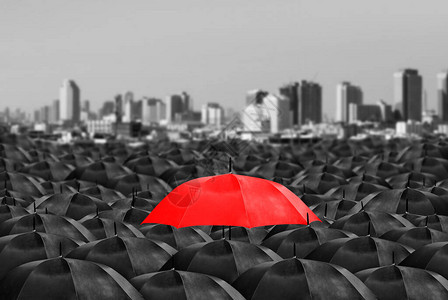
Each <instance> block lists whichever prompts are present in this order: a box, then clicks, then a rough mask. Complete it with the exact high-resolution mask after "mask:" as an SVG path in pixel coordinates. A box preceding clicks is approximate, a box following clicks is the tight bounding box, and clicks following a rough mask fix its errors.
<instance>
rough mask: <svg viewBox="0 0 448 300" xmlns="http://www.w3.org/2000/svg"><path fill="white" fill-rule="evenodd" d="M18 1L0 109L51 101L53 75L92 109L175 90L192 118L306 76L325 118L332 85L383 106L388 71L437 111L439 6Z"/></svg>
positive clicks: (4, 13)
mask: <svg viewBox="0 0 448 300" xmlns="http://www.w3.org/2000/svg"><path fill="white" fill-rule="evenodd" d="M25 2H27V5H22V4H23V3H21V4H20V5H19V4H16V3H15V2H14V1H3V2H2V3H1V4H0V5H1V10H0V14H1V15H0V17H1V18H0V25H1V26H0V28H1V29H0V30H1V33H2V37H3V39H4V41H5V44H6V45H8V47H5V49H2V51H3V55H2V56H1V57H0V65H1V66H2V74H1V75H0V97H1V98H2V103H1V104H2V107H0V109H3V108H4V106H6V105H8V106H10V107H11V109H15V108H17V107H23V108H25V107H30V106H32V108H34V109H36V108H38V107H41V106H42V105H45V103H48V101H51V100H53V99H54V98H56V97H57V93H55V90H54V87H55V86H57V85H59V82H60V80H61V79H62V78H73V79H74V80H76V82H77V83H78V84H79V85H80V86H81V87H82V89H83V100H84V99H89V100H91V103H92V109H94V110H96V109H97V108H99V107H100V105H101V103H102V102H103V101H105V100H111V97H112V96H113V95H114V94H115V93H117V92H120V91H123V90H131V91H133V92H134V94H135V98H142V97H143V96H150V97H156V98H164V97H165V96H166V95H169V94H171V93H173V92H175V91H179V90H185V91H187V92H189V93H190V94H191V95H192V96H193V98H194V99H195V101H196V102H197V103H196V107H195V108H196V109H198V108H199V107H201V105H202V104H204V103H206V102H218V103H220V104H222V105H223V106H226V107H234V108H236V109H241V108H242V105H241V103H242V102H243V101H242V99H243V98H244V95H245V92H246V91H247V90H250V89H257V88H260V89H265V90H269V91H275V90H277V88H278V86H281V85H282V84H285V83H288V82H293V81H296V80H300V79H302V78H306V79H308V80H311V81H314V82H318V83H320V84H321V85H322V87H323V90H322V91H323V95H322V99H323V100H322V101H323V113H324V114H327V115H328V116H330V117H331V116H332V115H333V114H331V112H332V111H334V109H335V101H333V100H335V95H334V92H333V91H334V89H333V87H334V86H335V85H336V84H337V83H338V82H341V81H351V82H356V84H357V85H360V86H362V87H363V90H364V94H365V95H366V99H365V103H376V102H377V101H378V100H379V99H384V100H385V101H387V102H388V103H392V102H393V79H392V78H391V77H392V76H391V74H392V73H393V72H395V71H396V70H397V69H401V68H415V69H418V70H419V72H420V74H421V75H422V76H423V77H424V78H425V80H424V87H423V88H424V89H425V90H427V91H428V106H429V107H430V108H436V107H437V89H436V86H437V82H436V74H437V73H438V72H440V71H441V70H443V69H445V68H446V67H447V62H446V55H445V53H447V52H448V51H447V50H448V43H447V42H445V41H444V40H443V38H441V37H443V36H444V33H445V31H446V30H445V28H446V27H447V26H446V25H447V23H448V18H446V16H447V12H448V3H446V2H444V1H432V2H431V5H428V4H424V3H421V2H420V1H415V0H414V1H404V0H398V1H394V2H392V3H391V2H390V1H389V2H388V1H376V2H375V3H359V1H354V0H350V1H348V0H345V1H342V2H337V3H335V2H334V1H328V0H327V1H320V2H319V3H315V2H313V1H296V0H285V1H282V3H281V4H279V3H274V2H272V1H267V0H260V1H257V3H240V2H237V1H233V0H229V1H225V2H221V3H210V2H209V1H204V0H196V1H194V4H190V3H184V2H182V1H170V2H169V3H167V2H162V1H151V3H146V2H144V1H135V2H134V3H133V5H132V6H129V5H125V4H124V3H121V2H118V1H110V2H109V3H108V5H107V6H104V5H100V4H99V3H93V2H87V1H85V2H82V3H81V4H79V3H76V4H74V3H70V2H65V1H61V2H58V1H45V2H42V1H25ZM62 2H63V3H62ZM98 15H108V19H111V20H114V22H102V21H101V18H97V16H98ZM168 20H170V21H169V22H168ZM172 20H176V22H171V21H172ZM229 20H232V21H231V22H229ZM179 24H182V26H179ZM353 24H356V26H353ZM187 45H188V47H187ZM24 83H25V85H26V86H27V89H23V88H21V87H22V86H23V85H24ZM30 104H31V105H30ZM28 112H30V111H28Z"/></svg>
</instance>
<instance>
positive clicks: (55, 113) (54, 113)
mask: <svg viewBox="0 0 448 300" xmlns="http://www.w3.org/2000/svg"><path fill="white" fill-rule="evenodd" d="M59 105H60V102H59V99H56V100H54V101H53V103H52V104H51V108H50V120H49V122H50V123H52V124H55V123H58V122H59Z"/></svg>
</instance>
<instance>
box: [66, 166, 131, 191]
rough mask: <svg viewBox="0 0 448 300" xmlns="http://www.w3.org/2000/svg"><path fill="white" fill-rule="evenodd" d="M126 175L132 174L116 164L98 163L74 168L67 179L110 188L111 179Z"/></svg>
mask: <svg viewBox="0 0 448 300" xmlns="http://www.w3.org/2000/svg"><path fill="white" fill-rule="evenodd" d="M128 174H132V171H131V170H129V169H128V168H126V167H124V166H122V165H120V164H118V163H113V162H103V161H98V162H94V163H92V164H90V165H87V166H85V167H78V168H76V169H75V170H74V171H73V172H72V173H70V175H68V177H67V179H80V180H85V181H90V182H95V183H97V184H101V185H103V186H105V187H111V181H112V179H116V178H117V177H120V176H124V175H128Z"/></svg>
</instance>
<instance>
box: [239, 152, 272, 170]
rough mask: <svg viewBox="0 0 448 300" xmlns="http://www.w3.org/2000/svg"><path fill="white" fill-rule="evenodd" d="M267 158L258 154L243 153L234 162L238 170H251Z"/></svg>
mask: <svg viewBox="0 0 448 300" xmlns="http://www.w3.org/2000/svg"><path fill="white" fill-rule="evenodd" d="M265 162H266V159H264V158H262V157H261V156H259V155H256V154H241V155H238V157H237V158H236V159H235V161H234V162H233V168H234V169H235V170H236V171H250V170H252V169H253V168H255V167H257V166H259V165H260V164H262V163H265Z"/></svg>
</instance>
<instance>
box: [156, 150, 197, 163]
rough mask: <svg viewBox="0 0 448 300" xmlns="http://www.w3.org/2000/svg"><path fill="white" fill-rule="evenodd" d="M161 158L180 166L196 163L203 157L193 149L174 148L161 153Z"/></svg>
mask: <svg viewBox="0 0 448 300" xmlns="http://www.w3.org/2000/svg"><path fill="white" fill-rule="evenodd" d="M160 157H162V158H166V159H169V160H171V161H174V162H175V163H176V164H179V165H188V164H192V163H194V162H195V160H196V159H200V158H202V155H201V154H200V153H199V152H198V151H195V150H191V149H182V148H172V149H171V150H168V151H165V152H162V153H160Z"/></svg>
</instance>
